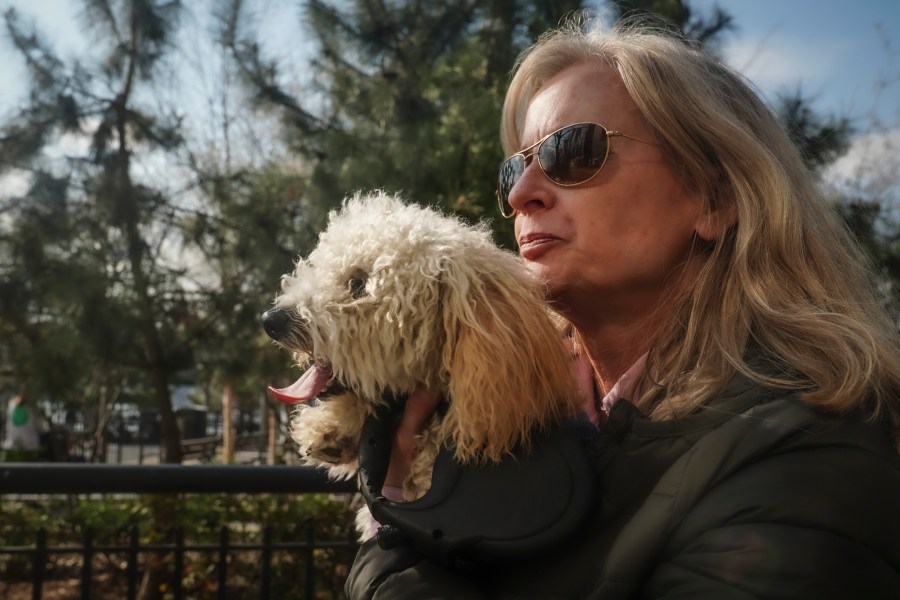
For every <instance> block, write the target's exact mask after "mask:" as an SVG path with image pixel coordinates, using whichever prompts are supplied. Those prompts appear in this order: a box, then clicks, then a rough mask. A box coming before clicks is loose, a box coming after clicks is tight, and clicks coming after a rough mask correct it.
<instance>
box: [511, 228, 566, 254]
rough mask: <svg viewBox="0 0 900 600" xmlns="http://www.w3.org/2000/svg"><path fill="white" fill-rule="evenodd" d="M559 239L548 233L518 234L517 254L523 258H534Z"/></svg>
mask: <svg viewBox="0 0 900 600" xmlns="http://www.w3.org/2000/svg"><path fill="white" fill-rule="evenodd" d="M559 241H560V239H559V238H558V237H556V236H555V235H551V234H549V233H529V234H526V235H521V236H519V254H520V255H521V256H522V258H524V259H525V260H534V259H536V258H537V257H539V256H540V255H541V254H543V253H544V252H546V251H547V250H549V249H550V247H551V246H552V245H553V244H555V243H556V242H559Z"/></svg>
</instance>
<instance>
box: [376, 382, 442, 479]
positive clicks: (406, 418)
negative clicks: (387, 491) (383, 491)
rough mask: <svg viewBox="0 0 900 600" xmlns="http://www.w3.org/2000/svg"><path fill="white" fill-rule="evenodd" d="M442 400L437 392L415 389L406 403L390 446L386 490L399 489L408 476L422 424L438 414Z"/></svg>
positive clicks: (427, 389)
mask: <svg viewBox="0 0 900 600" xmlns="http://www.w3.org/2000/svg"><path fill="white" fill-rule="evenodd" d="M440 400H441V393H440V391H439V390H436V389H431V388H418V389H416V390H415V391H414V392H413V393H412V394H410V395H409V398H407V400H406V407H405V408H404V410H403V416H402V417H401V418H400V424H399V425H398V426H397V431H396V433H395V434H394V440H393V442H392V445H391V463H390V465H389V466H388V471H387V476H386V477H385V479H384V485H385V487H393V488H398V489H399V488H402V487H403V481H404V480H405V479H406V477H407V475H409V470H410V465H412V461H413V460H414V459H415V457H416V451H417V450H418V439H417V438H418V436H419V434H421V433H422V430H423V429H425V423H426V422H427V421H428V419H429V418H431V415H433V414H434V411H435V410H437V406H438V403H439V402H440Z"/></svg>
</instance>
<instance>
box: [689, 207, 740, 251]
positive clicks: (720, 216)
mask: <svg viewBox="0 0 900 600" xmlns="http://www.w3.org/2000/svg"><path fill="white" fill-rule="evenodd" d="M710 204H712V202H710V203H709V204H707V205H706V206H705V207H704V209H703V212H702V213H701V214H700V215H698V217H697V221H696V223H694V231H695V232H696V234H697V236H698V237H699V238H701V239H703V240H705V241H707V242H714V241H716V240H718V239H719V238H721V237H722V236H723V235H725V232H726V231H728V228H729V227H731V226H732V225H734V224H735V222H737V212H736V210H735V206H734V204H733V203H732V202H727V203H725V202H722V203H719V204H720V206H710Z"/></svg>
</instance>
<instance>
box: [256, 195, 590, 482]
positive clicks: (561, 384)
mask: <svg viewBox="0 0 900 600" xmlns="http://www.w3.org/2000/svg"><path fill="white" fill-rule="evenodd" d="M263 323H264V327H265V329H266V332H267V333H268V334H269V335H270V336H271V337H272V338H273V339H275V340H276V341H277V343H278V344H279V345H280V346H282V347H284V348H286V349H287V350H290V351H291V352H293V353H294V355H295V357H296V359H297V361H298V364H300V365H301V366H305V367H306V371H305V373H304V374H303V375H302V376H301V377H300V379H299V380H297V382H296V383H294V384H292V385H290V386H288V387H286V388H283V389H272V390H271V391H272V392H273V394H274V395H275V396H276V397H278V398H280V399H282V400H284V401H286V402H292V403H303V404H297V406H298V407H300V408H299V409H298V410H296V411H295V413H294V415H293V417H292V423H291V430H292V437H293V439H294V440H295V441H296V443H297V444H298V446H299V448H300V453H301V456H302V457H303V458H304V459H305V461H306V462H307V463H309V464H312V465H317V466H325V467H327V468H328V471H329V474H330V475H332V476H334V477H338V478H349V477H351V476H353V475H354V474H355V473H356V471H357V468H358V462H357V451H358V447H359V441H360V436H361V430H362V426H363V422H364V420H365V418H366V417H367V416H368V415H369V414H371V413H372V411H373V407H374V406H375V405H377V404H379V403H384V402H385V397H386V396H388V395H394V396H404V395H407V394H409V393H410V392H412V391H413V390H415V389H416V388H417V387H419V386H429V387H432V388H434V387H437V388H439V389H440V391H441V393H442V398H443V400H444V401H445V403H446V410H442V411H439V412H440V415H436V416H435V417H433V418H432V420H431V422H430V424H429V425H428V426H427V428H426V431H425V432H424V433H423V435H422V437H421V439H420V440H419V444H418V447H419V451H418V453H417V456H416V459H415V461H414V464H413V467H412V473H411V474H410V476H409V477H408V478H407V480H406V481H405V482H404V489H403V495H404V498H405V499H407V500H412V499H415V498H418V497H420V496H422V495H423V494H424V493H425V492H426V491H427V490H428V488H429V486H430V482H431V467H432V464H433V462H434V459H435V457H436V456H437V453H438V449H439V448H440V446H441V445H445V446H447V447H448V448H451V449H452V450H453V451H454V453H455V457H456V459H457V460H459V461H461V462H463V463H469V462H473V461H474V462H491V461H498V460H500V459H501V458H503V457H504V456H507V455H510V454H512V453H513V452H514V451H516V450H521V449H527V448H528V447H529V443H530V440H531V438H532V436H533V434H534V433H535V432H537V431H540V430H542V429H546V428H547V427H549V426H550V425H552V424H554V423H558V422H560V421H562V420H564V419H566V418H568V417H571V416H572V415H575V414H576V413H577V412H578V409H579V402H578V400H577V398H578V395H577V393H576V388H575V384H574V381H573V378H572V375H571V372H570V364H569V363H570V356H569V353H568V352H567V351H566V349H565V346H564V344H563V343H562V341H561V333H560V330H559V327H558V326H557V324H556V323H555V321H554V319H553V318H552V317H551V314H550V312H549V311H548V309H547V306H546V302H545V301H544V299H543V294H542V289H541V286H540V285H539V284H538V283H537V282H536V281H534V280H533V278H532V277H531V276H529V275H528V273H527V272H526V270H525V268H524V265H523V263H522V261H521V259H520V258H519V257H518V256H516V255H515V254H513V253H511V252H508V251H506V250H502V249H500V248H498V247H497V246H496V245H495V244H494V243H493V242H492V241H491V237H490V233H489V231H488V230H487V228H486V227H485V226H470V225H467V224H465V223H463V222H461V221H460V220H458V219H456V218H452V217H448V216H443V215H441V214H440V213H438V212H437V211H435V210H431V209H427V208H423V207H420V206H416V205H413V204H407V203H405V202H403V201H402V200H401V199H400V198H398V197H396V196H391V195H388V194H385V193H382V192H374V193H371V194H361V193H358V194H356V195H355V196H353V197H352V198H349V199H347V200H345V202H344V204H343V207H342V209H341V210H339V211H335V212H332V213H331V214H330V215H329V221H328V225H327V228H326V229H325V231H324V232H323V233H322V234H321V236H320V238H319V242H318V245H317V246H316V248H315V249H314V250H313V251H312V252H311V253H310V254H309V256H308V257H307V258H305V259H301V260H299V261H298V262H297V264H296V269H295V270H294V272H293V274H289V275H285V276H284V277H283V278H282V292H281V294H280V295H279V296H278V297H277V299H276V300H275V307H274V308H273V309H271V310H269V311H267V312H266V314H265V315H264V317H263ZM314 399H315V400H314ZM311 400H312V402H308V401H311ZM307 402H308V403H307Z"/></svg>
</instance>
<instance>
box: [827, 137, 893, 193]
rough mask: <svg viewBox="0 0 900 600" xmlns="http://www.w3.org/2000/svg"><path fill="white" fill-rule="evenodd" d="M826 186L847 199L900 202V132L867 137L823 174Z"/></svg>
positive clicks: (853, 146) (859, 139)
mask: <svg viewBox="0 0 900 600" xmlns="http://www.w3.org/2000/svg"><path fill="white" fill-rule="evenodd" d="M822 179H823V182H824V183H825V185H826V186H829V187H831V188H833V189H836V190H838V191H839V192H840V193H842V194H843V195H845V196H849V197H861V198H864V199H867V200H874V201H880V202H890V203H897V202H898V201H900V128H895V129H888V130H885V131H875V132H869V133H865V134H863V135H861V136H859V137H857V138H855V139H854V140H853V142H852V143H851V144H850V148H849V149H848V151H847V153H846V154H844V155H843V156H841V157H840V158H839V159H838V160H836V161H835V162H834V163H832V164H831V165H829V166H828V167H827V168H826V169H825V170H824V171H823V173H822Z"/></svg>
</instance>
